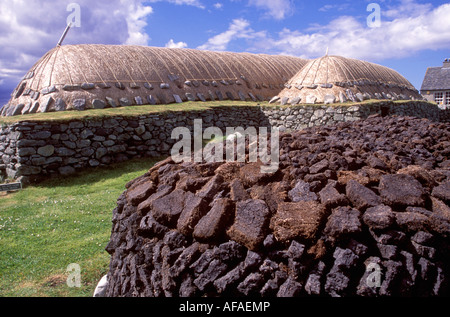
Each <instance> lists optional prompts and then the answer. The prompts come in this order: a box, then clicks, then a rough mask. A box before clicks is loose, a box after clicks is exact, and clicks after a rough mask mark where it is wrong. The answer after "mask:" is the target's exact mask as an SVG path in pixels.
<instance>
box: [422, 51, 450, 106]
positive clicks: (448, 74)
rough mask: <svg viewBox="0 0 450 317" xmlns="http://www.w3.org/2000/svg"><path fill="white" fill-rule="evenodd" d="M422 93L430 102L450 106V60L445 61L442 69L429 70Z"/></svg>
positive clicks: (431, 68)
mask: <svg viewBox="0 0 450 317" xmlns="http://www.w3.org/2000/svg"><path fill="white" fill-rule="evenodd" d="M420 93H421V94H422V96H423V97H424V98H425V99H426V100H428V101H434V102H436V103H437V104H438V105H447V107H448V106H450V58H446V59H445V60H444V63H443V65H442V67H429V68H428V69H427V72H426V74H425V78H424V79H423V83H422V88H421V89H420Z"/></svg>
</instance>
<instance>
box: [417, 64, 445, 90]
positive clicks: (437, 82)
mask: <svg viewBox="0 0 450 317" xmlns="http://www.w3.org/2000/svg"><path fill="white" fill-rule="evenodd" d="M449 89H450V67H446V68H444V67H429V68H428V69H427V72H426V73H425V78H424V79H423V83H422V88H420V90H421V91H425V90H449Z"/></svg>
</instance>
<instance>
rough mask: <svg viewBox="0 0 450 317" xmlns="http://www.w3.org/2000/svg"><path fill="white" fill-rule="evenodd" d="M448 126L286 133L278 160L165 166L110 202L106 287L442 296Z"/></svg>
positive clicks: (372, 124) (399, 124)
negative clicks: (265, 167) (263, 166)
mask: <svg viewBox="0 0 450 317" xmlns="http://www.w3.org/2000/svg"><path fill="white" fill-rule="evenodd" d="M449 140H450V125H449V124H448V123H433V122H431V121H428V120H426V119H417V118H410V117H395V116H394V117H390V118H381V117H379V116H372V117H369V118H368V119H366V120H362V121H357V122H352V123H342V124H339V125H335V126H325V127H313V128H309V129H305V130H302V131H298V132H293V133H283V134H281V135H280V154H281V155H280V168H279V169H278V171H277V172H275V173H273V174H261V173H260V168H259V167H260V164H258V163H248V164H245V163H242V164H241V163H229V162H228V163H227V162H225V163H201V164H200V163H181V164H176V163H174V162H173V161H172V160H171V159H167V160H165V161H163V162H160V163H159V164H157V165H156V166H154V167H153V168H152V169H150V170H149V172H148V173H146V174H145V175H143V176H141V177H139V178H138V179H135V180H134V181H132V182H130V183H129V184H127V190H126V191H125V192H124V193H123V194H122V195H121V196H120V198H119V199H118V203H117V208H115V209H114V212H113V220H112V222H113V226H112V233H111V239H110V242H109V244H108V246H107V248H106V250H107V251H108V252H109V253H110V254H111V262H110V270H109V273H108V286H107V296H150V297H153V296H156V297H160V296H182V297H194V296H268V297H274V296H279V297H293V296H448V295H450V288H449V278H450V257H449V254H450V252H449V251H450V207H449V203H450V160H449V149H450V141H449Z"/></svg>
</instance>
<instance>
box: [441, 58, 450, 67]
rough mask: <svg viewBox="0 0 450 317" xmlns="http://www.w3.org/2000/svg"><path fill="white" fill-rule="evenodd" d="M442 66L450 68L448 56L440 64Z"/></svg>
mask: <svg viewBox="0 0 450 317" xmlns="http://www.w3.org/2000/svg"><path fill="white" fill-rule="evenodd" d="M442 67H443V68H450V58H446V59H445V60H444V64H443V65H442Z"/></svg>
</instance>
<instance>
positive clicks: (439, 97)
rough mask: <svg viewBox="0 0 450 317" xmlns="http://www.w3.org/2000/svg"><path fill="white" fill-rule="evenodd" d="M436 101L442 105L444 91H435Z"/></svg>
mask: <svg viewBox="0 0 450 317" xmlns="http://www.w3.org/2000/svg"><path fill="white" fill-rule="evenodd" d="M434 101H435V102H436V103H437V104H438V105H442V104H443V102H444V93H443V92H435V93H434Z"/></svg>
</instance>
